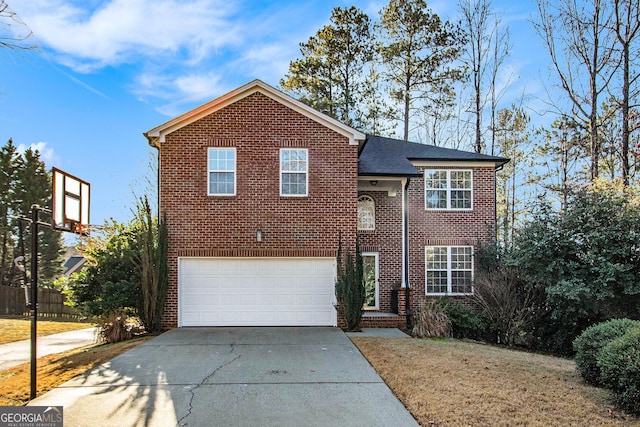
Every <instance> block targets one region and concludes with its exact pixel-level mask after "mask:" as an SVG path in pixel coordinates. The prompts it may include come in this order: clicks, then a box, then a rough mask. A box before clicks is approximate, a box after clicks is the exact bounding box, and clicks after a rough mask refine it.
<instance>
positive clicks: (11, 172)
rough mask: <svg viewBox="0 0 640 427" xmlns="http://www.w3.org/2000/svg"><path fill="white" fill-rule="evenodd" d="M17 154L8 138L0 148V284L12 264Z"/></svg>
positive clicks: (3, 282)
mask: <svg viewBox="0 0 640 427" xmlns="http://www.w3.org/2000/svg"><path fill="white" fill-rule="evenodd" d="M17 156H18V154H17V150H16V147H15V145H13V141H12V140H11V139H9V141H8V142H7V143H6V144H5V145H4V146H3V147H2V148H0V245H2V246H1V247H0V284H5V281H6V280H5V279H6V277H7V275H8V273H9V271H10V269H11V265H12V255H13V252H12V249H13V228H12V226H11V221H10V220H9V218H10V217H11V216H12V215H13V209H14V207H13V200H14V195H15V184H16V169H17V164H16V161H17Z"/></svg>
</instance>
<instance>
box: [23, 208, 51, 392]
mask: <svg viewBox="0 0 640 427" xmlns="http://www.w3.org/2000/svg"><path fill="white" fill-rule="evenodd" d="M40 212H45V213H51V211H50V210H49V209H45V208H41V207H40V206H39V205H31V218H29V219H28V221H29V222H31V301H29V315H30V316H31V393H30V399H31V400H33V399H35V398H36V394H37V387H36V385H37V384H36V383H37V381H36V378H37V365H36V361H37V335H38V226H40V225H44V226H47V227H51V224H49V223H46V222H40V219H39V216H40Z"/></svg>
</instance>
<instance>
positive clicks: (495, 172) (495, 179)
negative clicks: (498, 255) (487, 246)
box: [493, 164, 504, 246]
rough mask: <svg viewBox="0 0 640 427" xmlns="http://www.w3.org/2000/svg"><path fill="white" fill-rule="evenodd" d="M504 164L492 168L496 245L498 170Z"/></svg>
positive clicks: (494, 237) (495, 240)
mask: <svg viewBox="0 0 640 427" xmlns="http://www.w3.org/2000/svg"><path fill="white" fill-rule="evenodd" d="M503 168H504V164H501V165H500V166H498V167H496V168H493V244H494V245H496V246H497V245H498V172H500V171H501V170H502V169H503Z"/></svg>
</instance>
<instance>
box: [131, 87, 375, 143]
mask: <svg viewBox="0 0 640 427" xmlns="http://www.w3.org/2000/svg"><path fill="white" fill-rule="evenodd" d="M256 92H259V93H261V94H263V95H266V96H268V97H269V98H271V99H273V100H274V101H276V102H279V103H280V104H282V105H284V106H286V107H289V108H291V109H292V110H294V111H297V112H298V113H300V114H302V115H303V116H306V117H308V118H310V119H312V120H314V121H316V122H318V123H320V124H321V125H324V126H326V127H327V128H329V129H332V130H333V131H335V132H337V133H339V134H340V135H343V136H346V137H347V138H349V143H350V144H353V145H356V144H358V143H359V142H362V141H364V139H365V137H366V135H365V134H363V133H361V132H359V131H357V130H355V129H352V128H351V127H349V126H347V125H344V124H342V123H340V122H339V121H337V120H335V119H334V118H332V117H329V116H327V115H325V114H323V113H321V112H319V111H316V110H314V109H313V108H311V107H309V106H308V105H306V104H303V103H302V102H300V101H298V100H297V99H294V98H292V97H290V96H289V95H287V94H285V93H284V92H281V91H279V90H278V89H276V88H274V87H272V86H269V85H268V84H266V83H265V82H263V81H261V80H257V79H256V80H254V81H252V82H249V83H247V84H245V85H244V86H240V87H239V88H237V89H235V90H233V91H231V92H229V93H227V94H226V95H222V96H221V97H219V98H216V99H214V100H212V101H209V102H207V103H206V104H203V105H201V106H199V107H197V108H194V109H193V110H191V111H188V112H186V113H184V114H182V115H180V116H178V117H175V118H173V119H171V120H169V121H168V122H165V123H163V124H161V125H160V126H156V127H155V128H153V129H151V130H149V131H148V132H145V133H143V135H144V136H145V137H146V138H147V140H148V141H149V145H151V146H152V147H156V148H160V144H162V143H163V142H164V140H165V137H166V135H168V134H170V133H171V132H175V131H176V130H178V129H180V128H182V127H184V126H187V125H188V124H191V123H193V122H195V121H197V120H199V119H201V118H203V117H205V116H208V115H209V114H211V113H214V112H216V111H218V110H220V109H222V108H224V107H226V106H228V105H230V104H233V103H234V102H237V101H239V100H241V99H243V98H245V97H247V96H249V95H252V94H254V93H256Z"/></svg>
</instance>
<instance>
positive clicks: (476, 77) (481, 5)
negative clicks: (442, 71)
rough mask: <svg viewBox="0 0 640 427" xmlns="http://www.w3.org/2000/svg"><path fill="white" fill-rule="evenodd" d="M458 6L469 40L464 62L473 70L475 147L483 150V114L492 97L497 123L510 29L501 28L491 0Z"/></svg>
mask: <svg viewBox="0 0 640 427" xmlns="http://www.w3.org/2000/svg"><path fill="white" fill-rule="evenodd" d="M458 8H459V10H460V13H461V15H462V29H463V31H464V33H465V36H466V40H467V43H466V49H465V55H464V56H465V58H464V61H465V63H466V65H467V67H468V68H469V70H470V78H471V83H472V85H473V100H472V105H473V107H472V114H473V115H474V116H475V122H474V132H475V142H474V149H475V151H476V152H477V153H480V152H482V151H483V148H484V147H485V142H484V141H483V138H482V133H483V126H482V116H483V112H484V110H485V108H486V105H487V102H488V99H489V98H490V99H491V104H490V105H491V127H490V129H493V128H494V125H495V113H496V111H495V110H496V105H497V90H496V87H495V85H496V81H497V76H498V72H499V69H500V66H501V65H502V63H503V62H504V59H505V58H506V57H507V56H508V54H509V51H510V50H511V46H510V45H509V32H508V30H502V29H501V28H500V18H499V17H498V16H497V15H496V13H495V12H494V11H493V9H492V5H491V1H490V0H460V2H459V4H458ZM487 79H488V80H489V81H487ZM487 86H488V89H487ZM487 92H489V93H487ZM491 141H492V142H491V152H492V153H493V146H494V141H495V139H494V137H493V136H492V138H491Z"/></svg>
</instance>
